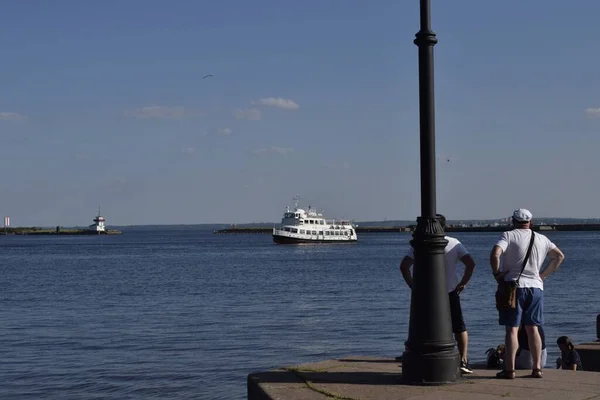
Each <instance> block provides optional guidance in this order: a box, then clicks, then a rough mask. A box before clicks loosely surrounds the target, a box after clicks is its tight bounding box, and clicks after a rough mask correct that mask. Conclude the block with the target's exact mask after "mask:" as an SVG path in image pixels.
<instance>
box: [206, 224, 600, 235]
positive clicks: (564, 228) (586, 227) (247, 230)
mask: <svg viewBox="0 0 600 400" xmlns="http://www.w3.org/2000/svg"><path fill="white" fill-rule="evenodd" d="M415 227H416V226H415V225H409V226H360V225H359V226H357V227H356V228H355V230H356V232H357V233H384V232H387V233H392V232H398V233H412V232H414V230H415ZM510 229H512V226H510V225H487V226H452V225H451V226H447V227H446V228H445V232H504V231H508V230H510ZM533 230H534V231H542V232H553V231H560V232H577V231H600V224H552V225H534V226H533ZM272 232H273V229H272V228H266V227H244V228H238V227H235V228H225V229H215V230H213V233H214V234H270V233H272Z"/></svg>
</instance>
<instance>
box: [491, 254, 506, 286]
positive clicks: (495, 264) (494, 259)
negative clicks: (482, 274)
mask: <svg viewBox="0 0 600 400" xmlns="http://www.w3.org/2000/svg"><path fill="white" fill-rule="evenodd" d="M501 255H502V248H501V247H500V246H497V245H496V246H494V247H493V248H492V251H491V253H490V266H491V267H492V274H494V278H496V280H497V281H498V282H501V281H503V280H504V276H505V275H506V273H507V271H504V272H500V256H501Z"/></svg>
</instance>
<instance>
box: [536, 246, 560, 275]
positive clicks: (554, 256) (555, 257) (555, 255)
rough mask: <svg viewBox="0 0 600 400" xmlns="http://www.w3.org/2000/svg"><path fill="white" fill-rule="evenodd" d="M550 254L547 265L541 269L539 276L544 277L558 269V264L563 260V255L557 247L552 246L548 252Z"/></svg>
mask: <svg viewBox="0 0 600 400" xmlns="http://www.w3.org/2000/svg"><path fill="white" fill-rule="evenodd" d="M548 255H549V256H550V263H549V264H548V266H547V267H546V268H545V269H544V270H543V271H542V273H541V274H540V278H542V279H546V278H547V277H548V276H550V275H551V274H552V273H553V272H554V271H556V270H557V269H558V267H559V266H560V264H562V262H563V261H564V260H565V255H564V254H563V253H562V251H560V249H559V248H558V247H555V248H553V249H552V250H550V251H549V252H548Z"/></svg>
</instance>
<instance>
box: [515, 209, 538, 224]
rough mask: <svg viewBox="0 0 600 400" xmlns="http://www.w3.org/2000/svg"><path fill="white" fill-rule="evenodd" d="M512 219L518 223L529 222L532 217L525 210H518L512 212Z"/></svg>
mask: <svg viewBox="0 0 600 400" xmlns="http://www.w3.org/2000/svg"><path fill="white" fill-rule="evenodd" d="M513 218H514V219H515V220H517V221H519V222H529V221H531V218H533V215H531V212H530V211H529V210H527V209H525V208H519V209H518V210H515V211H514V212H513Z"/></svg>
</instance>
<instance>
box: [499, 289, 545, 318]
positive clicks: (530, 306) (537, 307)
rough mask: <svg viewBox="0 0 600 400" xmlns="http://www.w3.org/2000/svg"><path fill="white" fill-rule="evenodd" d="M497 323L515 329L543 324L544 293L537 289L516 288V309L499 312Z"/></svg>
mask: <svg viewBox="0 0 600 400" xmlns="http://www.w3.org/2000/svg"><path fill="white" fill-rule="evenodd" d="M498 320H499V323H500V325H504V326H511V327H517V326H520V325H521V322H523V324H525V325H537V326H539V325H543V324H544V291H543V290H542V289H538V288H517V308H515V309H509V310H500V311H499V319H498Z"/></svg>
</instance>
